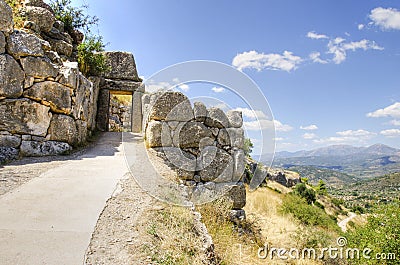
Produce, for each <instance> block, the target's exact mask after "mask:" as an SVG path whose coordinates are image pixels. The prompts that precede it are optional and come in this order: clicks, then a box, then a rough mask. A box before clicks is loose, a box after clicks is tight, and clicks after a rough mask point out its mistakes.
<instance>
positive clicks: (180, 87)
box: [178, 84, 190, 92]
mask: <svg viewBox="0 0 400 265" xmlns="http://www.w3.org/2000/svg"><path fill="white" fill-rule="evenodd" d="M178 87H179V89H181V90H182V91H185V92H187V91H189V89H190V87H189V86H188V85H186V84H182V85H179V86H178Z"/></svg>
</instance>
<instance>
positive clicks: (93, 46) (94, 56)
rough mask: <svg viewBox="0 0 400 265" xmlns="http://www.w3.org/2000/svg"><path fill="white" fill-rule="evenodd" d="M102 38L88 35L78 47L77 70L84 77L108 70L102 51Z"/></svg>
mask: <svg viewBox="0 0 400 265" xmlns="http://www.w3.org/2000/svg"><path fill="white" fill-rule="evenodd" d="M104 47H105V45H104V43H103V38H102V37H101V36H92V35H89V36H87V37H86V38H85V41H84V42H83V43H81V44H79V45H78V64H79V70H80V71H81V72H82V73H83V74H84V75H85V76H88V75H100V74H102V73H104V72H105V71H107V70H108V67H107V65H106V58H105V56H104V54H102V53H101V52H102V51H104Z"/></svg>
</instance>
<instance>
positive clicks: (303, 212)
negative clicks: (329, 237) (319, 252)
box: [281, 194, 338, 230]
mask: <svg viewBox="0 0 400 265" xmlns="http://www.w3.org/2000/svg"><path fill="white" fill-rule="evenodd" d="M281 211H282V212H283V213H285V214H291V215H293V217H295V218H296V219H297V220H299V221H300V222H301V223H302V224H304V225H307V226H320V227H322V228H326V229H332V230H337V229H338V226H337V225H336V223H335V221H334V220H333V219H332V218H331V217H330V216H329V215H328V214H326V213H325V211H324V210H322V209H320V208H318V207H315V206H313V205H309V204H308V203H307V201H306V200H305V199H304V198H299V196H297V195H294V194H288V195H287V196H285V198H284V199H283V202H282V206H281Z"/></svg>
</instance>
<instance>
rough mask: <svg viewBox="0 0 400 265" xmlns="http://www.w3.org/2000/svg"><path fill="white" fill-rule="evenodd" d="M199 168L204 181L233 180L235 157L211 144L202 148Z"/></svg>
mask: <svg viewBox="0 0 400 265" xmlns="http://www.w3.org/2000/svg"><path fill="white" fill-rule="evenodd" d="M197 169H198V170H199V176H200V178H201V180H202V181H214V182H231V181H232V175H233V159H232V157H231V155H230V154H229V153H227V152H226V151H224V150H222V149H219V148H216V147H213V146H209V147H206V148H204V149H203V150H202V152H201V155H200V157H199V159H198V165H197Z"/></svg>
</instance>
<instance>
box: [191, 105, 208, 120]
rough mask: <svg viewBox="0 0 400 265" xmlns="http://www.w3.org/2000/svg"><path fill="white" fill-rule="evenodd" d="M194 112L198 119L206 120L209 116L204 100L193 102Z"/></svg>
mask: <svg viewBox="0 0 400 265" xmlns="http://www.w3.org/2000/svg"><path fill="white" fill-rule="evenodd" d="M193 113H194V118H195V119H196V121H199V122H205V121H206V117H207V107H206V105H204V104H203V103H202V102H195V103H193Z"/></svg>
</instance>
